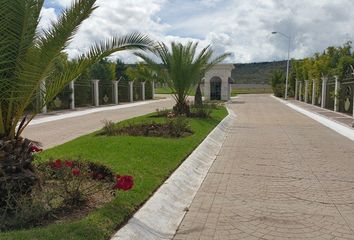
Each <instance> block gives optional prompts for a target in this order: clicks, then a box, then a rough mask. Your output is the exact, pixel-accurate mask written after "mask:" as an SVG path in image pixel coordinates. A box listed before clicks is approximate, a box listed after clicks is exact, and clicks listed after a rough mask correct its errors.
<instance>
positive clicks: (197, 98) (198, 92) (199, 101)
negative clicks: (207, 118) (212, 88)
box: [194, 83, 203, 107]
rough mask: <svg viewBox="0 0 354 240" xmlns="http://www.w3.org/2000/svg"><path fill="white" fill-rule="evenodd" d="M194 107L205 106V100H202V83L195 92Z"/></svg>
mask: <svg viewBox="0 0 354 240" xmlns="http://www.w3.org/2000/svg"><path fill="white" fill-rule="evenodd" d="M194 105H195V106H196V107H202V106H203V98H202V91H201V89H200V83H198V86H197V89H196V91H195V96H194Z"/></svg>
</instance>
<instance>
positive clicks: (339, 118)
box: [287, 100, 354, 129]
mask: <svg viewBox="0 0 354 240" xmlns="http://www.w3.org/2000/svg"><path fill="white" fill-rule="evenodd" d="M287 102H289V103H292V104H294V105H296V106H299V107H301V108H303V109H305V110H307V111H310V112H313V113H316V114H318V115H321V116H323V117H326V118H328V119H331V120H333V121H336V122H338V123H340V124H343V125H345V126H348V127H350V128H351V127H352V122H353V118H352V116H350V115H347V114H344V113H340V112H334V111H331V110H328V109H325V108H321V107H318V106H314V105H312V104H308V103H304V102H300V101H295V100H287ZM353 129H354V128H353Z"/></svg>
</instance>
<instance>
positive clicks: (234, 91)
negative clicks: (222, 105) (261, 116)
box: [231, 88, 273, 97]
mask: <svg viewBox="0 0 354 240" xmlns="http://www.w3.org/2000/svg"><path fill="white" fill-rule="evenodd" d="M262 93H273V90H272V89H271V88H236V89H232V91H231V96H233V97H234V96H237V95H238V94H262Z"/></svg>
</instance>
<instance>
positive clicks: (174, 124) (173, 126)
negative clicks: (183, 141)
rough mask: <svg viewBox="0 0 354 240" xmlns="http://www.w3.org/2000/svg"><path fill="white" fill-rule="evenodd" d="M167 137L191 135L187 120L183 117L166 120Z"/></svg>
mask: <svg viewBox="0 0 354 240" xmlns="http://www.w3.org/2000/svg"><path fill="white" fill-rule="evenodd" d="M167 125H168V127H169V135H170V136H172V137H182V136H184V135H185V133H192V130H191V127H190V125H189V122H188V120H187V119H186V118H185V117H176V118H170V119H168V120H167Z"/></svg>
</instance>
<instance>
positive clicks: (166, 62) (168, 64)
mask: <svg viewBox="0 0 354 240" xmlns="http://www.w3.org/2000/svg"><path fill="white" fill-rule="evenodd" d="M197 47H198V43H197V42H196V43H193V42H188V43H187V44H185V45H183V44H181V43H176V42H172V43H171V49H169V48H168V47H167V46H166V45H165V44H164V43H161V42H160V43H158V44H157V46H156V47H155V48H154V50H153V51H152V52H153V54H154V55H155V56H156V57H157V58H158V59H159V60H160V61H161V63H158V62H156V61H155V60H154V59H152V58H151V57H149V56H148V55H146V54H142V53H136V55H137V56H139V57H141V58H142V59H143V60H144V61H145V62H146V63H147V64H149V65H151V66H152V67H153V68H155V69H157V70H158V71H160V70H161V69H163V70H164V72H165V73H166V80H167V81H168V82H169V83H170V86H171V88H172V89H173V90H174V91H173V92H174V94H173V96H174V99H175V100H176V105H175V107H174V110H175V112H176V113H177V114H189V107H188V105H187V104H186V99H187V97H188V92H189V90H190V89H191V87H192V86H195V85H196V84H198V83H199V82H200V80H201V78H202V76H203V74H204V73H205V71H207V70H209V69H210V68H211V67H213V66H214V65H215V64H217V63H219V62H221V61H223V60H224V59H225V58H226V57H228V56H229V54H228V53H226V54H223V55H221V56H219V57H216V58H215V59H214V60H211V57H212V55H213V50H212V49H211V47H210V46H207V47H205V48H203V49H202V50H201V51H200V53H199V54H197Z"/></svg>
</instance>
